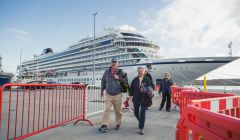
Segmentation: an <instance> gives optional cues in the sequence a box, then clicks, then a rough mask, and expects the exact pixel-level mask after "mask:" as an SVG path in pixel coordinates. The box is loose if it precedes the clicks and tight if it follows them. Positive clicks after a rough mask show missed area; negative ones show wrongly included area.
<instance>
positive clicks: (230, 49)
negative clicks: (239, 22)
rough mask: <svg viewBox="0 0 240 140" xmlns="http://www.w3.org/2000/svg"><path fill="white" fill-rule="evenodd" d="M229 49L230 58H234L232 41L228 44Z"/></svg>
mask: <svg viewBox="0 0 240 140" xmlns="http://www.w3.org/2000/svg"><path fill="white" fill-rule="evenodd" d="M228 49H229V53H228V54H229V56H230V57H232V41H230V43H229V44H228Z"/></svg>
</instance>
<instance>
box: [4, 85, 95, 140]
mask: <svg viewBox="0 0 240 140" xmlns="http://www.w3.org/2000/svg"><path fill="white" fill-rule="evenodd" d="M86 97H87V96H86V86H85V85H79V84H64V85H63V84H6V85H4V86H2V87H1V89H0V134H1V136H0V139H1V140H4V139H7V140H9V139H23V138H26V137H29V136H32V135H35V134H37V133H40V132H42V131H45V130H48V129H50V128H54V127H57V126H59V125H63V124H66V123H69V122H72V121H74V120H82V121H86V122H88V123H89V124H90V125H92V123H91V122H90V121H89V120H87V118H86V113H87V112H86V111H87V110H86Z"/></svg>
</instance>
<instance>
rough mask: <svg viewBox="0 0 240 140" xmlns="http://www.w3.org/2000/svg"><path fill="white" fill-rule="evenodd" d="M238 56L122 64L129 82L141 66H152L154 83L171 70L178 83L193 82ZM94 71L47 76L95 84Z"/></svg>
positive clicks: (97, 79) (97, 75)
mask: <svg viewBox="0 0 240 140" xmlns="http://www.w3.org/2000/svg"><path fill="white" fill-rule="evenodd" d="M236 59H238V57H198V58H175V59H159V60H156V59H152V60H151V59H150V60H149V59H146V60H143V61H141V62H140V63H138V64H134V65H128V66H120V68H121V69H123V70H124V71H125V72H126V73H127V74H128V79H129V83H131V81H132V79H133V78H134V77H136V76H137V68H138V67H139V66H143V67H146V65H148V66H150V67H151V70H150V74H151V75H152V77H153V80H154V83H156V82H157V81H158V79H162V78H163V74H164V73H165V72H169V73H170V75H171V78H172V79H173V81H174V82H175V83H176V84H177V85H184V84H193V82H194V80H195V79H197V78H198V77H200V76H202V75H204V74H206V73H208V72H210V71H212V70H215V69H217V68H219V67H221V66H223V65H225V64H227V63H230V62H232V61H234V60H236ZM103 73H104V70H98V69H97V70H96V71H95V84H100V83H101V78H102V75H103ZM92 79H93V71H88V72H82V73H80V75H79V74H78V75H77V74H75V75H74V74H72V75H68V76H63V77H56V78H47V79H46V80H47V81H49V82H56V83H76V82H79V83H86V84H93V80H92Z"/></svg>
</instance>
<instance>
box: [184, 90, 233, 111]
mask: <svg viewBox="0 0 240 140" xmlns="http://www.w3.org/2000/svg"><path fill="white" fill-rule="evenodd" d="M228 96H234V94H231V93H226V94H222V93H214V92H196V91H189V90H182V91H181V92H180V95H179V108H180V114H182V111H183V110H184V108H185V107H186V106H187V104H189V103H190V102H191V101H192V100H197V99H207V98H217V97H228Z"/></svg>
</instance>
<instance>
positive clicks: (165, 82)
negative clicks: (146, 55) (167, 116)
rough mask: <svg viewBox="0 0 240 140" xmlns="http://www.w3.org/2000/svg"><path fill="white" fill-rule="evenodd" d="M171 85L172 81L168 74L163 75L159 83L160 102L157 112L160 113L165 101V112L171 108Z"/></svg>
mask: <svg viewBox="0 0 240 140" xmlns="http://www.w3.org/2000/svg"><path fill="white" fill-rule="evenodd" d="M172 85H173V81H172V79H170V74H169V73H168V72H165V73H164V78H163V79H162V81H161V83H160V89H159V93H161V92H162V102H161V105H160V108H159V110H160V111H161V110H162V109H163V107H164V104H165V101H166V100H167V105H166V111H167V112H170V108H171V94H172V91H171V86H172Z"/></svg>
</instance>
